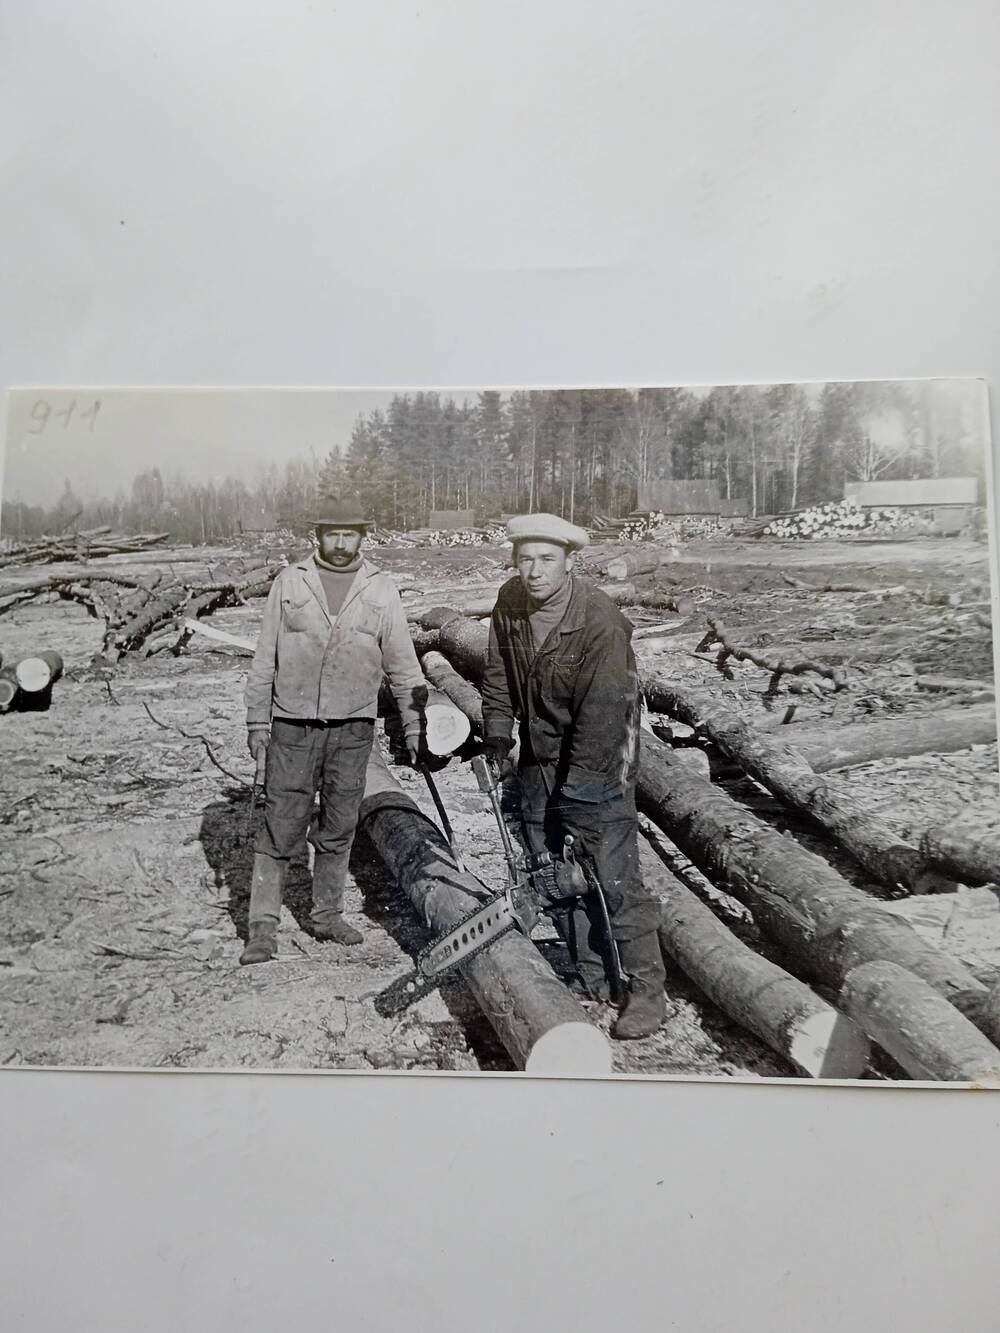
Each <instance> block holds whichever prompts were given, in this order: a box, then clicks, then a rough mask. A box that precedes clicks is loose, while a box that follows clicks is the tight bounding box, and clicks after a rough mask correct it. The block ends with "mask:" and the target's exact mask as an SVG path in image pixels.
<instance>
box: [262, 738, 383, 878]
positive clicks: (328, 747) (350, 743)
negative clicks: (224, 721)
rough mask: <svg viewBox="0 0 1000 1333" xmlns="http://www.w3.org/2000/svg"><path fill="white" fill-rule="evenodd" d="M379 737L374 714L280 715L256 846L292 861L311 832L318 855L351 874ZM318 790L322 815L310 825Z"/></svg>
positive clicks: (269, 753) (269, 758)
mask: <svg viewBox="0 0 1000 1333" xmlns="http://www.w3.org/2000/svg"><path fill="white" fill-rule="evenodd" d="M374 738H375V721H374V719H373V718H353V719H350V720H347V721H333V722H311V721H306V720H299V719H288V718H275V719H274V721H273V722H272V724H271V741H270V744H269V745H268V747H267V771H266V775H265V778H264V825H263V828H262V829H261V831H260V834H259V836H258V838H257V843H256V847H255V850H256V851H257V852H260V853H261V854H262V855H264V856H271V857H274V858H275V859H276V860H279V861H287V860H289V858H291V857H292V856H294V855H295V853H296V852H297V851H299V850H300V848H301V847H302V845H303V843H304V841H305V838H306V834H307V833H308V835H309V841H310V842H311V843H312V845H313V847H314V848H315V849H316V855H317V857H320V856H323V857H332V858H335V863H330V864H331V865H334V864H335V868H336V869H338V870H339V869H340V868H341V867H342V869H343V873H344V874H345V875H346V872H347V861H348V858H349V856H350V853H351V846H352V844H353V842H354V833H355V829H356V828H357V824H358V808H359V807H360V805H361V798H362V796H363V795H364V791H365V772H366V769H367V767H368V756H369V755H370V754H371V749H372V742H373V741H374ZM317 792H319V798H320V804H319V819H318V820H316V821H315V822H314V823H313V824H312V828H311V829H310V822H311V821H312V817H313V810H314V807H315V801H316V793H317Z"/></svg>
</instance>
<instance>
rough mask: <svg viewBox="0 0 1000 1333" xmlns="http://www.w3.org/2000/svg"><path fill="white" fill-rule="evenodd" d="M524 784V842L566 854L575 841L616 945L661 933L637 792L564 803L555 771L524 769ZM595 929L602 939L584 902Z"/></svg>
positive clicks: (594, 914)
mask: <svg viewBox="0 0 1000 1333" xmlns="http://www.w3.org/2000/svg"><path fill="white" fill-rule="evenodd" d="M519 776H520V779H521V817H522V820H523V823H524V833H525V840H526V842H527V843H528V848H529V850H530V851H532V852H536V853H537V852H541V851H548V852H550V853H551V854H552V855H553V856H558V855H560V854H561V852H562V847H563V837H564V836H565V834H567V833H569V834H571V835H572V837H573V841H574V846H573V851H574V854H575V855H576V856H577V858H578V859H580V860H582V859H584V858H585V857H587V858H589V860H590V863H591V866H592V867H593V870H594V872H595V873H596V875H597V878H598V880H599V882H600V885H601V888H602V889H603V890H604V898H605V901H606V902H607V905H608V916H609V918H610V920H611V933H612V934H613V935H614V937H615V939H616V940H621V941H625V940H633V939H638V938H639V937H640V936H642V935H646V934H648V933H649V932H650V931H654V930H656V929H658V927H659V920H660V917H659V908H658V906H657V903H656V900H655V899H654V898H653V897H652V896H651V895H650V894H649V893H648V892H647V890H646V888H645V886H644V885H643V882H642V875H641V874H640V873H639V843H638V824H637V818H636V809H635V792H634V790H631V789H630V790H628V791H627V792H626V793H625V794H624V795H623V796H621V797H619V798H617V799H616V800H612V801H603V802H594V803H590V802H584V801H566V800H563V799H561V797H560V795H559V793H558V791H553V789H552V788H553V776H552V770H551V769H548V770H547V769H545V768H544V767H543V766H542V765H541V764H536V763H528V764H525V765H524V766H523V767H522V768H521V769H520V772H519ZM585 906H586V910H587V915H588V917H589V918H590V921H591V923H592V924H593V926H594V930H593V931H592V932H591V940H592V941H593V940H594V939H595V937H598V938H599V936H600V921H599V918H598V916H597V909H596V904H594V903H593V902H591V901H590V900H589V899H588V900H586V901H585Z"/></svg>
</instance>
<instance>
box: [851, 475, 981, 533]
mask: <svg viewBox="0 0 1000 1333" xmlns="http://www.w3.org/2000/svg"><path fill="white" fill-rule="evenodd" d="M844 499H845V500H856V501H857V503H858V504H859V505H860V506H861V507H862V509H904V510H908V511H910V512H911V513H912V512H914V511H916V512H919V514H920V516H921V517H923V518H926V519H927V520H928V522H930V523H933V524H934V526H935V527H936V528H938V529H939V530H940V531H941V532H942V533H943V534H945V535H950V534H954V533H958V532H962V531H963V529H966V528H968V527H969V526H970V524H971V523H972V519H973V514H974V512H975V510H976V509H977V508H978V506H979V483H978V481H977V480H976V478H975V477H920V478H917V479H914V480H910V481H848V482H845V483H844Z"/></svg>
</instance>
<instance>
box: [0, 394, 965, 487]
mask: <svg viewBox="0 0 1000 1333" xmlns="http://www.w3.org/2000/svg"><path fill="white" fill-rule="evenodd" d="M935 383H936V385H937V386H938V391H939V392H941V393H947V394H949V395H956V394H957V395H961V396H962V397H963V398H964V399H966V400H967V403H968V406H969V408H970V412H971V413H973V414H974V413H975V412H976V411H979V412H984V411H985V401H986V400H985V394H984V391H983V386H982V381H977V380H955V381H935ZM820 388H821V386H819V385H816V386H811V391H812V392H814V393H816V394H818V393H819V391H820ZM708 391H709V390H708V388H696V389H695V390H694V392H696V393H698V394H702V393H707V392H708ZM396 392H404V393H405V392H411V393H412V392H414V390H412V389H410V390H407V389H402V390H393V389H86V390H84V389H17V390H13V391H12V392H11V393H10V395H9V399H8V419H7V449H6V462H5V467H4V469H3V473H2V475H0V493H2V495H3V498H4V499H5V500H10V501H14V502H17V501H21V502H23V503H25V504H32V505H36V504H37V505H43V506H49V505H52V504H54V503H55V502H56V501H57V500H58V498H59V496H60V494H61V493H62V490H63V487H64V485H65V483H66V482H67V481H68V482H69V484H70V486H71V487H72V488H73V490H74V491H75V492H76V494H77V495H78V496H79V498H80V499H82V500H90V499H98V498H101V497H109V498H110V497H113V496H114V495H115V493H116V492H117V491H118V490H123V491H126V492H127V491H128V490H129V488H130V487H131V484H132V479H133V478H134V477H135V476H136V475H138V473H140V472H143V471H146V470H148V469H149V468H151V467H154V466H157V467H159V468H160V470H161V472H162V474H163V476H164V480H169V479H170V478H171V477H172V476H173V475H175V474H176V473H181V474H183V476H184V477H186V478H187V479H189V480H192V481H200V482H206V481H209V480H212V479H214V478H222V477H224V476H227V475H228V476H241V477H243V478H244V479H245V480H246V482H247V484H248V485H253V483H254V482H255V480H256V479H257V477H258V475H259V474H260V472H261V471H262V470H263V469H264V468H266V467H267V466H268V464H270V463H272V462H273V463H277V464H278V466H279V467H283V466H284V464H285V463H286V462H287V461H288V460H289V459H291V458H305V459H308V458H309V457H310V454H312V455H314V456H315V458H316V460H317V464H320V463H322V461H323V460H324V459H325V457H326V456H327V454H328V453H329V452H330V449H331V448H332V447H333V446H334V445H337V446H339V447H341V448H343V446H345V445H346V444H347V442H348V441H349V439H350V436H351V431H352V428H353V426H354V423H355V421H356V420H357V418H358V416H359V414H362V413H367V412H370V411H372V410H373V409H374V408H379V407H380V408H385V407H387V406H388V404H389V401H390V399H391V398H392V396H393V393H396ZM440 392H441V393H442V394H443V395H445V396H447V395H451V396H453V397H454V398H455V399H456V401H458V402H461V401H462V399H463V398H466V397H467V398H469V399H470V400H473V401H474V400H475V397H476V394H477V393H478V392H479V389H477V388H468V389H447V388H445V389H441V390H440ZM95 404H97V406H96V407H95ZM984 420H985V418H984ZM984 428H985V427H984Z"/></svg>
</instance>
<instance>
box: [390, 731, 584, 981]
mask: <svg viewBox="0 0 1000 1333" xmlns="http://www.w3.org/2000/svg"><path fill="white" fill-rule="evenodd" d="M472 770H473V772H474V773H475V775H476V781H477V782H478V784H479V790H480V791H481V792H483V793H484V794H485V795H486V796H488V797H489V801H490V805H491V806H492V807H493V814H494V817H495V819H496V822H497V828H498V829H499V831H500V839H501V842H502V843H503V851H504V859H505V860H506V862H507V882H506V884H505V885H504V888H503V890H502V891H501V892H500V893H493V892H491V891H490V890H489V889H488V888H486V886H485V885H483V890H484V893H485V894H486V898H485V901H484V902H483V903H482V905H481V906H480V907H477V908H475V909H474V910H473V911H472V912H470V913H469V914H468V916H466V917H463V919H462V920H461V921H460V922H459V923H458V924H457V925H456V926H453V927H452V928H451V929H450V930H446V931H445V932H444V933H443V934H441V935H439V936H438V937H437V938H436V939H434V940H432V941H431V942H430V944H428V945H427V946H426V947H425V948H423V949H421V951H420V952H419V953H418V954H417V959H416V964H417V972H418V974H419V975H420V977H421V978H423V979H424V981H431V980H434V981H436V980H438V979H439V978H440V977H442V976H444V974H445V973H446V972H450V971H451V970H452V969H453V968H456V967H460V966H461V965H462V964H463V963H467V962H468V961H469V960H470V959H471V958H475V957H476V955H477V954H480V953H482V952H483V950H484V949H488V948H489V947H490V945H492V944H495V943H496V941H497V940H498V939H501V938H502V937H503V936H504V935H507V934H509V933H510V932H511V931H513V930H520V931H521V932H522V934H524V935H526V936H528V937H529V938H530V936H531V932H532V930H533V929H534V927H535V925H536V923H537V921H538V919H539V915H540V913H541V911H542V909H543V907H545V906H548V905H549V904H550V903H553V902H556V901H558V900H560V899H563V898H573V897H577V896H579V895H583V894H586V893H587V892H588V891H589V890H590V885H589V884H588V882H587V879H586V876H585V874H584V871H583V867H582V866H581V865H580V864H579V862H577V860H576V859H575V857H574V856H573V853H572V845H573V839H572V838H571V837H567V839H566V843H565V847H564V851H563V855H562V857H561V858H559V857H554V856H552V855H551V854H550V853H549V852H542V853H540V854H538V855H535V856H530V857H519V856H518V854H517V852H516V851H515V848H514V841H513V839H512V838H511V836H510V830H509V829H508V827H507V823H506V821H505V819H504V817H503V812H502V811H501V809H500V798H499V796H498V794H497V793H498V788H499V785H500V784H499V778H498V777H497V775H496V772H495V770H494V769H493V767H492V765H491V764H490V763H489V761H488V760H487V759H486V758H485V756H483V755H478V756H477V757H476V758H475V759H473V760H472ZM425 777H426V779H427V781H428V784H429V785H432V783H433V779H432V778H431V777H430V774H429V773H425ZM432 795H436V793H434V791H433V786H432ZM435 805H437V806H438V809H439V811H440V809H441V807H440V804H439V802H438V801H437V800H436V801H435ZM444 827H445V831H446V834H447V835H448V842H449V845H450V846H451V848H452V853H453V855H456V858H457V852H456V849H455V847H454V844H453V842H452V838H451V836H450V834H451V830H450V827H449V826H448V825H447V823H445V825H444ZM466 873H468V872H466ZM480 883H482V881H480Z"/></svg>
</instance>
